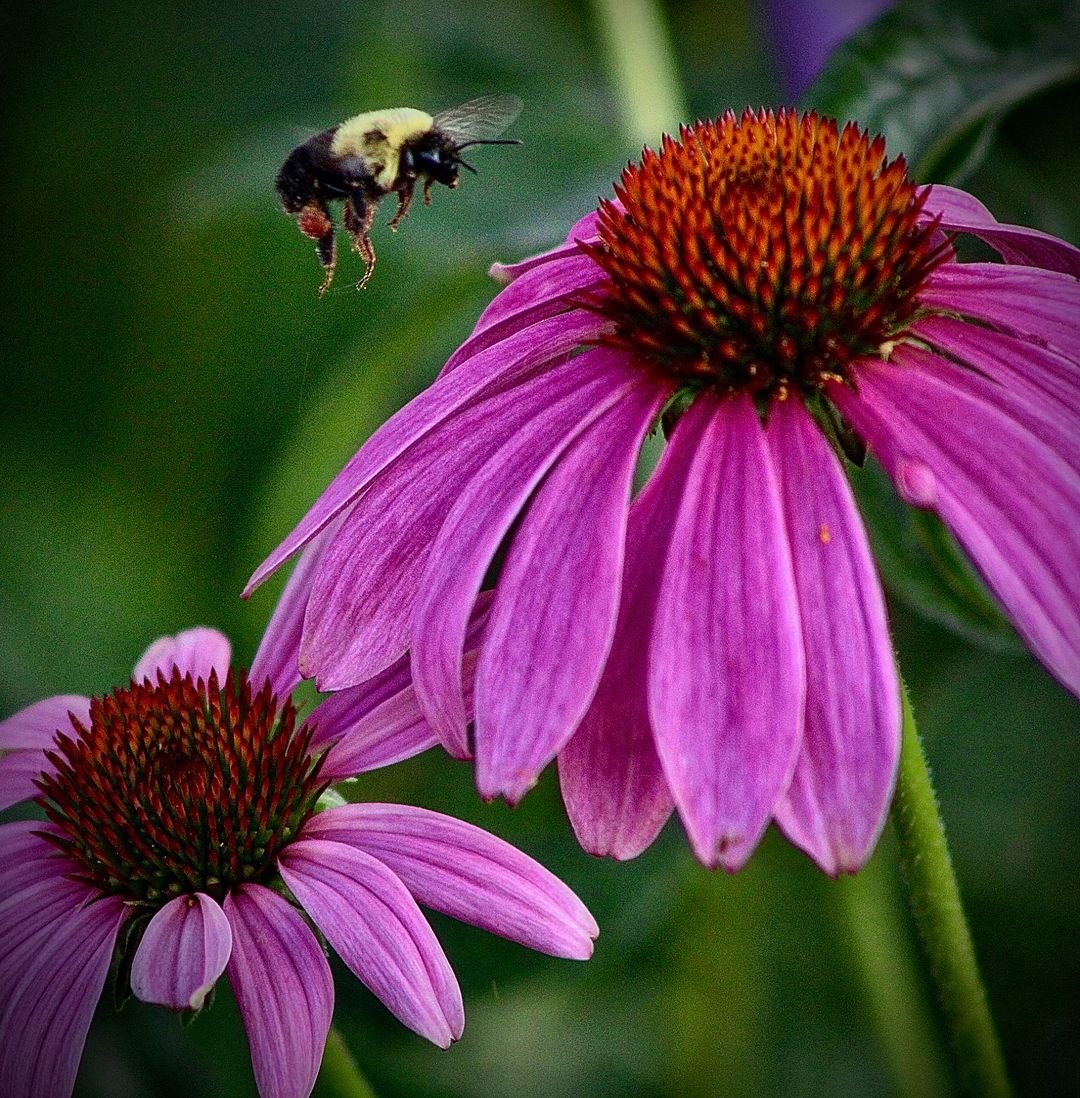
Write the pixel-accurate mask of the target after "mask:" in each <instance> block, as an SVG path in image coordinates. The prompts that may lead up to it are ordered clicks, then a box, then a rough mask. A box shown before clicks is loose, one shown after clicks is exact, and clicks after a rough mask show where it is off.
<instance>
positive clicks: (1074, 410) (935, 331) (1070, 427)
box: [897, 316, 1080, 437]
mask: <svg viewBox="0 0 1080 1098" xmlns="http://www.w3.org/2000/svg"><path fill="white" fill-rule="evenodd" d="M912 334H913V335H917V336H919V338H921V339H923V340H926V341H927V342H929V343H931V344H933V345H934V348H935V349H936V350H937V351H938V352H943V353H944V355H946V356H948V357H949V358H951V359H953V360H955V361H957V362H961V363H963V364H964V365H965V366H968V367H970V368H971V369H973V370H976V371H978V372H979V373H981V374H984V375H985V376H986V377H988V378H990V379H991V380H993V381H996V382H997V383H998V384H999V385H1001V386H1003V387H1004V388H1005V389H1007V390H1009V391H1010V392H1011V393H1013V394H1015V395H1017V396H1018V398H1019V399H1018V401H1017V406H1022V405H1024V404H1026V405H1028V406H1029V409H1030V411H1031V412H1032V413H1035V414H1037V415H1041V416H1042V417H1043V418H1044V419H1045V420H1046V421H1047V422H1049V423H1054V422H1058V423H1059V425H1060V426H1061V427H1063V428H1064V429H1065V432H1066V434H1070V435H1072V436H1073V437H1075V435H1076V430H1075V423H1076V419H1077V417H1080V367H1078V366H1077V364H1076V363H1075V362H1070V361H1069V360H1068V359H1067V358H1065V357H1064V356H1063V355H1060V354H1057V353H1056V352H1055V351H1051V350H1049V349H1048V348H1046V347H1043V346H1041V345H1040V344H1038V343H1033V342H1032V341H1031V340H1029V339H1017V338H1016V336H1010V335H1006V334H1005V333H1004V332H995V331H992V330H991V329H989V328H982V327H980V326H979V325H977V324H970V323H968V322H966V321H963V320H956V319H955V318H954V317H950V316H932V317H926V318H924V319H922V320H920V321H919V322H918V324H917V325H913V326H912ZM908 349H909V348H908V347H907V346H906V345H901V346H900V347H898V348H897V352H898V353H904V352H906V351H907V350H908Z"/></svg>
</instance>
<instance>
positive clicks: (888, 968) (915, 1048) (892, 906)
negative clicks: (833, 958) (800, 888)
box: [835, 850, 950, 1098]
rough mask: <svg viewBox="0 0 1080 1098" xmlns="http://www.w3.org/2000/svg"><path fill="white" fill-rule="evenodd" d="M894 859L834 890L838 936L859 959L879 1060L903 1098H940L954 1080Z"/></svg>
mask: <svg viewBox="0 0 1080 1098" xmlns="http://www.w3.org/2000/svg"><path fill="white" fill-rule="evenodd" d="M890 854H891V851H886V850H881V851H879V853H878V855H877V857H875V858H874V859H873V860H872V861H871V862H870V864H869V865H867V866H865V867H864V868H863V869H861V870H860V871H859V872H858V873H857V874H856V875H855V876H854V877H847V878H843V879H841V880H839V881H837V882H836V885H835V888H836V898H837V904H838V909H839V913H840V915H841V917H842V920H843V926H842V928H841V930H842V933H843V935H844V939H845V941H846V942H847V943H848V946H849V948H850V950H851V953H852V955H853V957H854V960H855V963H856V966H857V968H858V974H859V977H860V979H861V981H862V985H863V995H864V998H865V1002H866V1005H867V1008H868V1010H869V1013H870V1018H871V1022H872V1024H873V1027H874V1031H875V1033H876V1035H877V1039H878V1042H879V1044H880V1047H881V1054H882V1058H883V1060H884V1062H885V1065H886V1067H887V1068H888V1072H889V1075H890V1077H891V1079H892V1083H893V1092H894V1093H895V1094H896V1095H898V1096H899V1098H941V1096H942V1095H945V1094H948V1093H949V1089H950V1088H949V1073H948V1069H947V1067H946V1066H945V1063H944V1061H943V1059H942V1051H941V1047H940V1044H939V1041H938V1037H937V1034H936V1033H935V1030H934V1023H933V1019H932V1017H931V1015H930V1004H929V1002H927V1001H926V996H925V992H924V990H923V987H922V982H921V980H920V974H919V960H918V958H917V957H916V956H915V945H914V942H913V941H912V940H911V938H910V931H909V929H908V926H907V924H906V923H905V921H904V918H903V906H902V901H901V898H900V895H899V892H898V890H897V882H896V878H895V875H894V872H893V866H894V862H893V860H892V858H891V857H890V856H889V855H890Z"/></svg>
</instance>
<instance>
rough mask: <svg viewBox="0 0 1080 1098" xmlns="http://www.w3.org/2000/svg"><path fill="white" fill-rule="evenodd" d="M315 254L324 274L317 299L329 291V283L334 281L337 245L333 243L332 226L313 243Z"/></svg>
mask: <svg viewBox="0 0 1080 1098" xmlns="http://www.w3.org/2000/svg"><path fill="white" fill-rule="evenodd" d="M315 254H316V255H317V256H318V257H319V262H320V263H321V264H322V269H323V271H324V272H325V273H324V274H323V280H322V285H321V286H320V287H319V297H322V295H323V294H325V293H326V291H327V290H329V289H330V283H331V282H333V281H334V266H335V265H336V263H337V245H336V244H335V243H334V229H333V226H331V227H330V231H329V232H328V233H327V234H326V235H325V236H320V237H319V239H318V240H317V241H316V242H315Z"/></svg>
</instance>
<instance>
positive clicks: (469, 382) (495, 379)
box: [243, 313, 596, 597]
mask: <svg viewBox="0 0 1080 1098" xmlns="http://www.w3.org/2000/svg"><path fill="white" fill-rule="evenodd" d="M595 319H596V318H595V317H590V316H588V315H587V314H584V313H582V314H579V315H578V316H576V317H571V316H566V317H564V316H556V317H553V318H551V319H549V320H545V321H541V322H540V323H538V324H533V325H531V326H530V327H528V328H526V329H525V330H524V331H522V332H519V333H517V334H515V335H513V336H510V337H509V338H507V339H505V340H503V341H502V342H501V343H499V344H498V345H497V346H494V347H491V348H489V349H488V350H487V351H484V352H482V353H480V354H477V355H475V356H473V357H472V358H470V359H469V362H468V365H467V366H465V365H464V364H463V365H462V367H461V368H459V369H456V370H454V371H453V373H452V374H450V375H449V376H447V377H446V378H443V379H440V380H439V381H438V382H436V383H435V384H434V385H432V386H430V387H429V388H427V389H425V390H424V391H423V392H422V393H420V394H419V396H417V397H416V399H415V400H412V401H410V403H409V404H407V405H406V406H405V407H404V408H402V409H401V411H399V412H397V413H396V414H395V415H393V416H391V417H390V419H388V420H387V421H386V422H385V423H384V424H383V425H382V426H381V427H380V428H379V429H378V430H377V431H376V432H375V433H374V434H373V435H372V436H371V438H369V439H368V440H367V442H366V443H365V444H364V445H363V446H362V447H361V448H360V450H359V451H358V452H357V453H356V454H355V455H354V456H353V457H352V458H351V459H350V460H349V461H348V463H347V464H346V465H345V467H344V468H343V469H342V470H341V472H340V473H338V475H337V476H336V477H335V478H334V479H333V480H332V481H331V482H330V485H329V487H327V489H326V491H325V492H323V494H322V495H321V496H320V497H319V499H318V500H317V501H316V502H315V504H314V505H313V506H312V508H311V509H310V510H309V511H308V513H307V514H306V515H305V516H304V517H303V518H302V519H301V520H300V522H299V524H298V525H297V526H296V528H295V529H294V530H293V531H292V533H290V534H289V535H288V537H287V538H285V540H284V541H283V542H282V543H281V544H280V545H279V546H278V547H277V548H276V549H275V550H274V551H273V553H271V554H270V556H269V557H267V558H266V560H265V561H263V563H262V564H261V565H259V567H258V568H257V569H256V570H255V572H254V574H253V575H252V577H251V579H250V580H248V584H247V587H245V588H244V592H243V594H244V596H245V597H247V596H248V595H250V594H251V592H252V591H253V590H254V589H255V588H256V587H258V586H259V584H260V583H262V582H263V580H265V579H266V578H267V576H269V575H271V574H272V573H273V572H274V571H276V570H277V569H278V568H280V567H281V565H282V564H284V563H285V561H286V560H288V559H289V557H291V556H292V555H293V554H294V553H296V552H297V551H298V550H299V549H301V548H303V546H305V545H306V544H307V543H308V542H309V541H310V540H311V539H312V538H313V537H314V536H315V535H316V534H317V533H318V532H319V531H320V530H322V529H324V528H325V527H326V526H327V525H329V523H331V522H332V521H333V520H334V518H335V517H336V516H337V515H339V514H341V512H342V511H343V510H344V509H345V508H346V507H348V506H349V504H350V503H353V502H354V501H355V500H356V498H357V497H358V496H359V495H360V493H361V492H362V491H363V490H364V488H365V487H366V486H367V485H368V484H369V483H370V482H371V481H372V480H373V479H374V478H375V477H376V476H377V475H378V474H379V473H380V472H382V470H383V469H385V468H386V467H387V466H388V465H389V464H390V463H391V462H392V461H393V460H394V459H395V458H397V457H398V456H399V455H401V454H403V453H404V452H405V451H406V450H407V449H408V448H409V447H410V446H412V445H413V444H414V443H415V442H417V440H419V439H421V438H423V436H424V435H426V434H427V433H428V431H430V430H431V429H432V428H433V427H434V426H435V425H436V424H438V423H441V422H442V421H443V420H445V419H446V418H447V417H449V416H452V415H453V414H454V413H455V412H458V411H460V410H461V409H463V408H465V407H467V406H468V405H470V404H471V403H472V402H473V401H474V400H476V399H477V398H479V397H481V396H483V395H484V394H485V393H488V392H490V391H495V390H500V389H504V388H506V387H507V386H511V385H513V384H516V383H517V382H519V381H521V380H522V379H523V378H525V377H527V376H528V375H529V374H531V373H535V372H536V370H537V369H540V368H542V367H543V365H544V364H545V363H547V362H550V361H551V360H552V359H554V358H558V357H559V356H560V355H562V354H566V353H568V352H569V351H571V350H572V349H573V348H574V347H576V346H577V345H578V343H579V342H580V338H581V335H582V333H584V332H587V331H591V330H593V329H594V328H595Z"/></svg>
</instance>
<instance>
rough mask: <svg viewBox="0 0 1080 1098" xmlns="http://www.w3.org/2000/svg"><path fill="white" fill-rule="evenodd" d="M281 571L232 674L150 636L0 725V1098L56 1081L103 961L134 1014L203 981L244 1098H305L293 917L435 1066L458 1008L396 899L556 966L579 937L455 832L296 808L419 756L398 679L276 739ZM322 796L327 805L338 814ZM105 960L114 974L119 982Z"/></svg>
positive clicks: (188, 648)
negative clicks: (239, 1071)
mask: <svg viewBox="0 0 1080 1098" xmlns="http://www.w3.org/2000/svg"><path fill="white" fill-rule="evenodd" d="M313 550H314V551H313V552H309V553H308V554H307V555H306V556H305V559H304V560H303V561H301V563H300V565H299V567H298V568H297V570H296V571H295V572H294V575H293V578H292V580H291V581H290V584H289V586H288V587H287V588H286V592H285V595H284V596H283V598H282V601H281V603H280V604H279V606H278V609H277V611H276V612H275V614H274V617H273V619H272V621H271V624H270V627H269V628H268V629H267V632H266V635H265V637H264V639H263V643H262V646H261V648H260V650H259V654H258V656H257V657H256V660H255V663H254V665H253V668H252V671H251V673H250V674H246V673H245V672H244V671H243V670H241V669H238V668H234V667H231V666H230V648H229V643H228V641H227V640H226V638H225V637H224V636H222V635H221V634H220V633H217V632H215V631H214V630H210V629H193V630H189V631H188V632H186V633H181V634H180V635H178V636H176V637H166V638H162V640H160V641H158V642H156V643H155V644H154V645H152V646H151V648H150V649H149V650H148V652H147V653H146V655H145V656H144V657H143V659H142V660H141V661H140V662H139V665H138V666H137V667H136V669H135V674H134V676H133V678H132V680H131V682H130V684H129V685H128V686H125V687H120V688H118V689H116V690H114V691H112V692H111V693H110V694H106V695H104V696H102V697H97V698H93V699H89V698H80V697H75V696H64V697H57V698H49V699H47V700H45V701H42V702H38V703H36V704H35V705H32V706H30V707H28V708H27V709H24V710H23V711H22V712H21V713H17V714H16V715H15V716H13V717H11V718H9V719H8V720H6V721H4V722H2V723H0V751H2V752H3V754H0V807H6V806H7V805H9V804H12V803H15V802H16V801H19V800H22V799H25V798H27V797H30V796H34V795H35V794H36V798H35V799H36V800H37V802H38V804H39V805H41V807H42V808H43V809H44V811H45V814H46V816H47V817H48V820H47V822H41V821H39V820H26V821H19V822H16V823H9V824H5V825H2V826H0V1031H2V1032H3V1034H4V1041H3V1043H2V1047H0V1092H2V1093H3V1094H5V1095H11V1096H13V1098H15V1096H19V1098H22V1096H35V1098H36V1096H41V1098H46V1096H47V1098H56V1096H58V1095H60V1096H62V1095H65V1094H69V1093H70V1092H71V1089H72V1086H73V1084H74V1080H75V1075H76V1072H77V1069H78V1064H79V1059H80V1057H81V1055H82V1047H83V1043H84V1041H85V1039H86V1033H87V1030H88V1028H89V1025H90V1020H91V1017H92V1015H93V1012H94V1007H95V1005H96V1003H97V1000H98V998H99V997H100V994H101V990H102V987H103V985H104V983H105V980H106V977H107V975H108V972H109V969H110V964H111V962H112V960H113V958H114V954H116V953H117V951H119V952H120V953H121V954H122V959H123V960H125V961H128V962H130V985H131V990H132V991H133V992H134V994H135V995H136V996H138V998H140V999H143V1000H145V1001H146V1002H150V1003H159V1004H161V1005H163V1006H166V1007H170V1008H172V1009H173V1010H178V1011H197V1010H199V1009H201V1008H202V1007H203V1005H204V1003H205V1001H206V998H207V996H208V994H209V993H210V992H211V990H212V989H213V987H214V984H215V983H216V981H217V980H218V978H219V977H220V976H221V975H222V973H223V972H226V971H227V972H228V975H229V980H230V982H231V984H232V987H233V990H234V992H235V994H236V998H237V1001H238V1003H239V1006H240V1011H241V1014H242V1016H243V1019H244V1024H245V1027H246V1029H247V1033H248V1038H249V1041H250V1045H251V1056H252V1062H253V1065H254V1069H255V1078H256V1081H257V1083H258V1086H259V1092H260V1093H261V1094H263V1095H274V1096H283V1098H284V1096H293V1095H295V1096H301V1098H302V1096H303V1095H306V1094H308V1093H310V1091H311V1088H312V1086H313V1085H314V1082H315V1076H316V1074H317V1072H318V1069H319V1064H320V1061H321V1058H322V1050H323V1045H324V1042H325V1039H326V1034H327V1032H328V1030H329V1026H330V1020H331V1015H332V1013H333V1001H334V991H333V984H332V982H331V978H330V969H329V966H328V964H327V961H326V957H325V956H324V954H323V950H322V947H321V946H320V944H319V942H318V940H317V938H316V936H315V934H314V933H313V931H312V929H311V927H310V926H309V922H308V920H310V921H311V922H312V923H314V925H315V926H316V927H317V928H318V930H319V931H321V933H322V934H323V935H324V936H325V938H326V940H327V941H328V942H329V943H330V944H331V945H332V946H333V947H334V949H335V950H336V951H337V952H338V953H339V954H340V956H341V958H342V960H343V961H344V962H345V964H346V965H348V967H349V968H350V969H351V970H352V971H353V972H354V973H355V974H356V975H357V976H358V977H359V979H360V980H362V981H363V982H364V983H365V984H366V985H367V986H368V987H369V988H370V989H371V991H372V992H374V994H375V995H377V996H378V997H379V998H380V999H381V1000H382V1001H383V1002H384V1003H385V1004H386V1005H387V1007H388V1008H389V1009H390V1010H391V1011H392V1012H393V1013H394V1014H395V1015H396V1016H397V1017H398V1018H399V1019H400V1020H401V1021H402V1022H403V1023H404V1024H405V1025H407V1026H409V1027H410V1028H412V1029H414V1030H415V1031H416V1032H418V1033H420V1034H422V1035H423V1036H425V1037H427V1038H428V1039H429V1040H431V1041H433V1042H435V1043H436V1044H438V1045H440V1046H441V1047H444V1048H445V1047H446V1046H448V1045H449V1044H450V1043H451V1042H452V1041H454V1040H456V1039H457V1038H458V1037H459V1036H460V1035H461V1031H462V1027H463V1025H464V1012H463V1007H462V1002H461V993H460V991H459V989H458V985H457V981H456V979H455V978H454V973H453V971H452V970H451V968H450V965H449V962H448V961H447V959H446V956H445V955H444V953H443V951H442V949H441V947H440V946H439V943H438V941H437V940H436V938H435V935H434V933H433V932H432V930H431V928H430V926H429V925H428V923H427V921H426V920H425V919H424V917H423V915H422V914H421V913H420V910H419V908H418V907H417V902H420V903H423V904H425V905H427V906H429V907H432V908H434V909H435V910H438V911H442V912H444V913H446V914H448V915H451V916H453V917H455V918H458V919H462V920H464V921H466V922H470V923H474V924H476V925H478V926H482V927H485V928H486V929H488V930H491V931H493V932H494V933H497V934H501V935H503V936H504V937H507V938H512V939H514V940H516V941H519V942H523V943H524V944H526V945H529V946H531V947H533V948H535V949H539V950H543V951H545V952H548V953H552V954H555V955H557V956H564V957H578V958H584V957H587V956H589V954H590V953H591V949H592V939H593V937H595V935H596V924H595V923H594V922H593V920H592V918H591V916H590V915H589V913H588V912H587V911H586V909H585V908H584V906H583V905H582V904H581V902H580V901H579V900H578V899H577V897H575V896H574V894H573V893H572V892H571V891H570V890H569V889H568V888H567V887H566V886H565V885H563V884H562V883H561V882H560V881H558V880H557V879H556V878H555V877H553V876H552V875H551V874H550V873H548V872H547V871H546V870H545V869H543V868H542V867H541V866H539V865H538V864H537V863H536V862H534V861H533V860H532V859H531V858H528V857H527V856H526V855H524V854H522V853H521V852H520V851H518V850H516V849H515V848H514V847H512V846H510V845H509V844H507V843H504V842H503V841H502V840H500V839H496V838H495V837H494V836H492V835H489V834H487V833H486V832H485V831H482V830H480V829H479V828H477V827H474V826H472V825H471V824H466V823H463V822H461V821H459V820H455V819H452V818H450V817H448V816H444V815H441V814H439V813H437V812H430V811H427V810H425V809H420V808H412V807H407V806H404V805H390V804H338V805H337V806H336V807H330V808H326V809H325V810H322V811H320V810H319V809H320V807H321V806H320V795H321V794H322V793H323V792H324V791H325V789H326V787H327V786H328V784H329V783H330V782H332V781H337V780H339V779H341V778H345V777H349V776H351V775H353V774H356V773H359V772H361V771H364V770H368V769H372V768H373V767H375V766H381V765H385V764H386V763H387V762H391V761H395V760H396V759H400V758H403V757H406V756H408V755H411V754H415V753H416V752H417V751H421V750H424V749H425V748H427V747H430V746H432V745H433V744H434V743H435V742H436V740H435V736H434V734H433V733H432V731H431V729H430V728H429V727H428V725H427V724H426V722H425V721H424V719H423V717H422V716H421V714H420V712H419V710H418V709H417V707H416V702H415V698H414V694H413V690H412V687H411V685H410V683H409V677H408V670H407V667H406V666H405V665H404V664H403V663H402V664H399V665H398V666H396V667H391V668H389V669H388V670H387V671H386V672H384V673H383V674H382V675H381V676H379V677H378V678H376V679H374V680H373V681H371V682H369V683H365V684H363V685H361V686H358V687H356V688H354V689H351V690H347V691H343V692H342V693H340V694H338V695H335V696H333V697H330V698H327V699H325V700H324V701H322V702H320V703H319V704H318V705H317V706H316V707H315V708H314V710H313V711H312V713H311V715H310V717H308V719H307V720H306V721H300V719H299V717H298V714H297V709H296V707H295V706H294V704H293V702H292V700H291V693H292V690H293V689H294V687H295V686H296V684H297V682H298V679H299V675H298V674H297V672H296V670H295V668H296V651H297V648H296V645H297V637H298V630H299V624H300V612H301V611H302V608H303V604H304V600H305V599H306V596H307V588H308V585H309V583H310V578H311V572H312V567H313V565H314V563H315V562H316V560H317V558H318V554H319V551H320V548H319V547H318V546H316V547H313ZM339 800H340V798H339ZM124 970H125V968H124V966H123V965H121V966H120V968H119V971H124Z"/></svg>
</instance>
